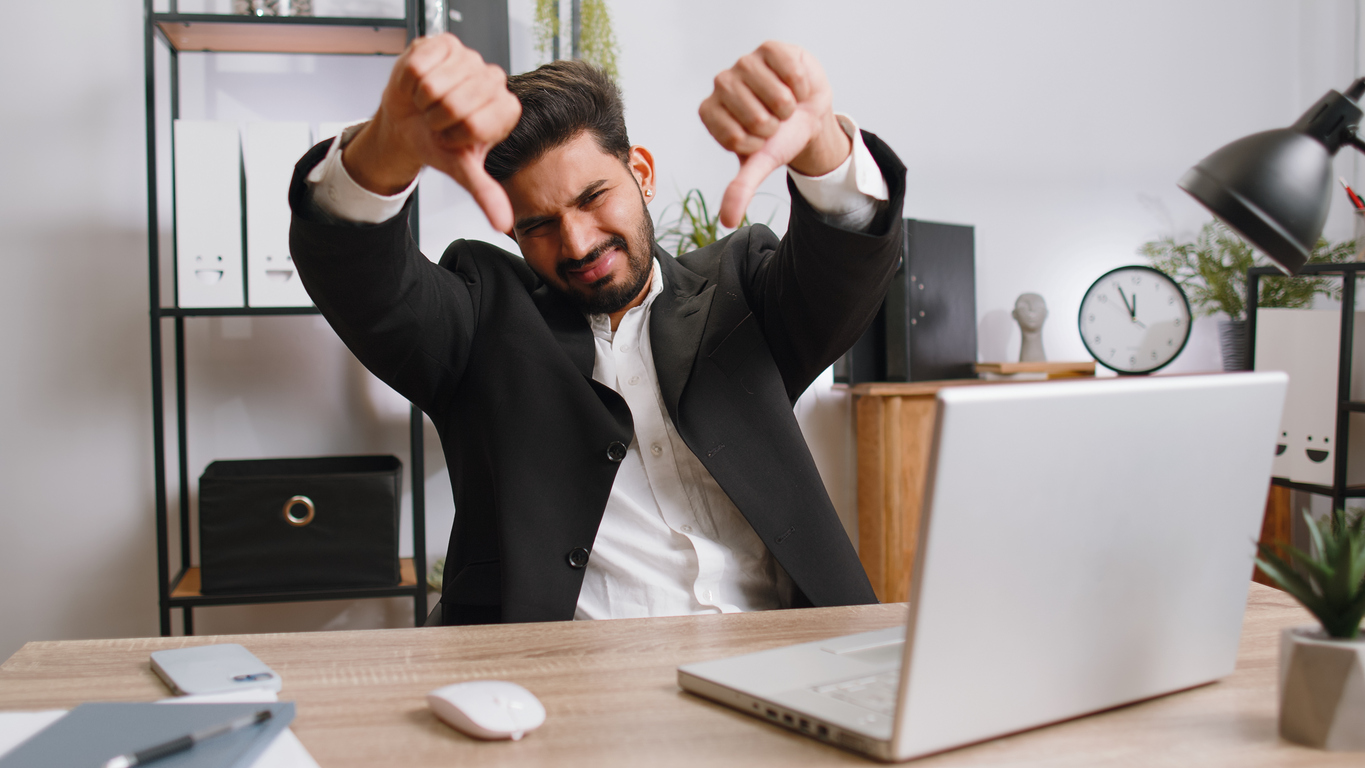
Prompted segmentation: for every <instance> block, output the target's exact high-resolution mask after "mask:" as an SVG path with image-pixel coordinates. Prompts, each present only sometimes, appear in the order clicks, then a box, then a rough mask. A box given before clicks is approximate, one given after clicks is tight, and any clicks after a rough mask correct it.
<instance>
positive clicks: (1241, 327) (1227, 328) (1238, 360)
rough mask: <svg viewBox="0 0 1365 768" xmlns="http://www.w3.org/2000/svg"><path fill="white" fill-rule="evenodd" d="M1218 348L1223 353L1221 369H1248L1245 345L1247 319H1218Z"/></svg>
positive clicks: (1246, 346) (1247, 355)
mask: <svg viewBox="0 0 1365 768" xmlns="http://www.w3.org/2000/svg"><path fill="white" fill-rule="evenodd" d="M1218 348H1219V350H1220V351H1221V352H1222V353H1223V370H1225V371H1245V370H1249V369H1250V368H1251V366H1250V365H1249V360H1248V358H1249V357H1250V355H1249V354H1248V352H1249V349H1248V345H1247V321H1245V320H1219V321H1218Z"/></svg>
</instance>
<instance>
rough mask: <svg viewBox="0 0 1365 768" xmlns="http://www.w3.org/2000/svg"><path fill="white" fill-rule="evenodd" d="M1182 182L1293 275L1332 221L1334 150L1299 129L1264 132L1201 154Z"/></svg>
mask: <svg viewBox="0 0 1365 768" xmlns="http://www.w3.org/2000/svg"><path fill="white" fill-rule="evenodd" d="M1180 188H1181V189H1183V190H1185V191H1186V192H1189V193H1190V194H1191V195H1193V196H1194V198H1195V199H1196V200H1198V201H1199V202H1201V203H1203V204H1204V207H1206V208H1208V209H1209V210H1210V211H1212V212H1213V215H1214V216H1217V217H1218V218H1219V219H1222V220H1223V222H1224V223H1226V224H1227V225H1228V226H1229V227H1231V228H1232V229H1233V230H1235V231H1236V232H1237V233H1238V234H1239V235H1241V236H1242V237H1243V238H1244V239H1246V240H1247V242H1249V243H1251V244H1252V245H1254V246H1256V247H1257V248H1259V249H1261V250H1262V251H1263V252H1265V254H1266V255H1267V256H1269V257H1270V258H1271V259H1273V260H1274V261H1275V262H1276V263H1277V264H1278V265H1279V266H1280V268H1281V269H1283V270H1284V271H1285V272H1287V273H1289V274H1291V275H1292V274H1294V273H1296V272H1298V271H1299V269H1300V268H1301V267H1302V266H1303V265H1304V263H1306V262H1307V261H1308V256H1309V254H1311V253H1312V251H1313V248H1314V247H1315V246H1316V245H1317V242H1318V238H1319V237H1321V236H1322V227H1323V225H1324V224H1325V223H1326V222H1327V211H1328V209H1329V207H1330V206H1331V202H1332V200H1331V193H1332V155H1331V153H1329V152H1328V151H1327V147H1325V146H1323V144H1322V142H1320V141H1318V140H1317V139H1314V138H1312V137H1310V136H1307V135H1305V134H1303V133H1301V132H1299V131H1295V130H1292V129H1289V128H1281V129H1279V130H1274V131H1265V132H1264V133H1256V134H1252V135H1251V136H1247V137H1245V138H1242V139H1238V140H1237V141H1234V142H1232V143H1231V144H1228V145H1227V146H1225V147H1223V148H1222V149H1220V150H1218V151H1216V152H1214V153H1213V154H1211V155H1209V156H1208V157H1206V158H1204V159H1203V160H1201V161H1200V162H1199V164H1198V165H1196V166H1194V167H1193V168H1191V169H1190V170H1188V171H1186V172H1185V176H1184V177H1183V178H1181V179H1180Z"/></svg>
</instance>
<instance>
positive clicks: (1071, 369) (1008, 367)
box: [976, 360, 1095, 376]
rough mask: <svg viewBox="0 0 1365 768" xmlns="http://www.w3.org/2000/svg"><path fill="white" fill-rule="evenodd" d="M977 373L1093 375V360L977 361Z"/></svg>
mask: <svg viewBox="0 0 1365 768" xmlns="http://www.w3.org/2000/svg"><path fill="white" fill-rule="evenodd" d="M976 372H977V373H999V374H1003V375H1009V374H1012V373H1046V374H1047V375H1049V376H1061V375H1068V374H1069V375H1072V376H1094V375H1095V361H1094V360H1088V361H1085V362H1074V363H1063V362H1055V363H1051V362H1049V363H977V364H976Z"/></svg>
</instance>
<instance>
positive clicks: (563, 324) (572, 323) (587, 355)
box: [531, 282, 597, 381]
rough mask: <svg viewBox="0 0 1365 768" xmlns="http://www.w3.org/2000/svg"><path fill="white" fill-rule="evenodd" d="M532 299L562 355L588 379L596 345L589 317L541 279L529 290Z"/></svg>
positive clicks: (593, 362)
mask: <svg viewBox="0 0 1365 768" xmlns="http://www.w3.org/2000/svg"><path fill="white" fill-rule="evenodd" d="M531 299H532V301H534V302H535V304H536V308H537V309H539V310H540V315H541V317H543V318H545V324H546V325H547V326H549V327H550V333H552V334H554V337H555V341H557V342H559V346H560V347H561V348H563V350H564V354H566V355H568V356H569V359H570V360H572V361H573V364H574V367H576V368H577V369H578V371H579V372H580V373H582V374H583V378H585V379H588V380H590V381H591V380H592V369H593V365H594V364H595V363H596V362H597V348H596V346H594V344H593V340H592V326H590V325H588V318H586V317H584V316H583V313H582V312H580V311H578V308H577V307H575V306H573V304H571V303H570V302H569V301H568V300H567V299H565V298H564V297H563V296H561V295H560V294H559V293H558V292H556V291H555V290H554V289H552V288H550V286H548V285H546V284H545V283H544V282H542V283H541V284H540V286H539V287H537V288H536V289H535V290H534V291H532V292H531Z"/></svg>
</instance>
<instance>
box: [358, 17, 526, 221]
mask: <svg viewBox="0 0 1365 768" xmlns="http://www.w3.org/2000/svg"><path fill="white" fill-rule="evenodd" d="M520 118H521V102H520V101H518V100H517V97H516V96H513V95H512V94H511V92H510V91H508V90H507V74H506V73H505V72H503V71H502V68H500V67H498V66H497V65H496V64H486V63H484V60H483V57H482V56H480V55H479V54H478V52H477V51H474V50H473V49H471V48H466V47H465V46H464V45H463V44H461V43H460V41H459V40H458V39H456V37H455V36H454V35H451V34H443V35H438V36H436V37H424V38H418V39H417V40H414V41H412V43H411V44H410V45H409V46H408V49H407V50H406V51H404V52H403V55H401V56H399V57H398V61H397V63H395V64H394V67H393V74H392V75H390V76H389V84H388V85H387V86H385V88H384V96H383V98H382V99H381V100H380V103H379V111H378V112H376V113H375V116H374V119H373V120H371V121H370V122H369V123H367V124H366V125H365V127H364V128H362V129H361V131H360V133H359V134H357V135H356V137H355V139H354V140H352V141H351V143H350V144H348V145H347V146H346V149H345V150H344V151H343V153H342V157H341V159H342V163H343V164H344V165H345V166H346V171H347V173H349V174H350V175H351V178H353V179H355V181H356V183H358V184H360V186H362V187H364V188H366V189H368V190H370V191H371V192H374V193H376V194H380V195H393V194H397V193H398V192H401V191H402V190H403V189H405V188H407V186H408V185H409V184H411V183H412V180H413V179H415V178H417V174H418V172H420V171H421V170H422V167H423V166H428V165H429V166H431V167H432V168H435V169H436V170H438V171H441V172H443V173H445V174H446V175H448V176H450V177H451V178H452V179H454V180H455V181H456V183H458V184H459V185H460V186H462V187H464V188H465V189H466V190H468V191H469V193H470V194H471V195H473V196H474V200H475V202H477V203H478V204H479V207H480V208H482V209H483V212H484V215H486V216H487V217H488V221H489V223H490V224H492V225H493V227H494V228H495V229H497V230H498V231H499V232H508V231H511V229H512V204H511V202H510V201H508V199H507V193H506V192H505V191H504V190H503V188H502V185H500V184H498V182H496V181H494V180H493V177H491V176H489V175H488V172H487V171H485V170H484V168H483V162H484V158H485V157H487V155H488V151H489V150H490V149H492V148H493V146H494V145H496V144H497V143H498V142H500V141H502V140H503V139H504V138H506V137H507V134H509V133H511V132H512V129H513V128H514V127H516V124H517V120H519V119H520Z"/></svg>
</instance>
